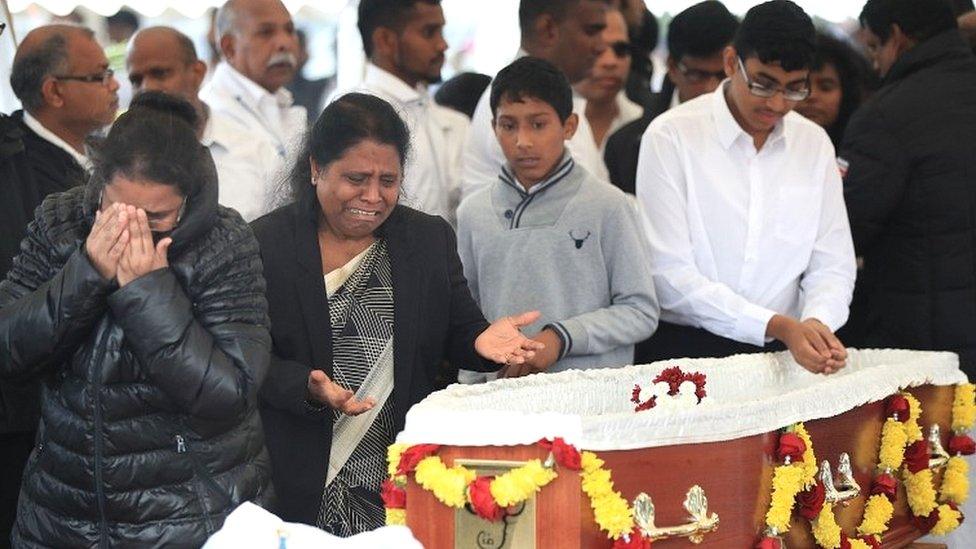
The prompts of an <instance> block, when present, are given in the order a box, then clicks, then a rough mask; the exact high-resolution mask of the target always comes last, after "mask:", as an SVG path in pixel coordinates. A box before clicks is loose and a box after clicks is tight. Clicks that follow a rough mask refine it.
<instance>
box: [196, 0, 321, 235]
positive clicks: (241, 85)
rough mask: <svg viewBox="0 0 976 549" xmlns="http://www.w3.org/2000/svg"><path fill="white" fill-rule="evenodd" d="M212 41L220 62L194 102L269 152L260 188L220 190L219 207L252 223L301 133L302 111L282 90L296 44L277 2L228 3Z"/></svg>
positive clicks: (268, 201) (264, 209) (294, 63)
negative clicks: (225, 119) (198, 100)
mask: <svg viewBox="0 0 976 549" xmlns="http://www.w3.org/2000/svg"><path fill="white" fill-rule="evenodd" d="M217 36H218V41H219V44H220V51H221V53H222V55H223V59H224V61H223V62H221V63H220V65H218V66H217V69H216V70H214V74H213V78H212V79H211V80H210V82H209V83H208V84H207V86H206V87H205V88H204V90H203V91H202V92H201V94H200V96H201V98H202V99H203V100H204V101H206V102H207V104H208V105H210V108H211V109H212V110H213V112H215V113H219V114H222V115H225V116H227V117H228V118H231V119H233V120H235V121H236V122H238V123H239V124H241V125H243V126H245V127H246V128H247V129H248V130H249V134H248V135H249V137H250V138H252V139H254V140H255V141H256V142H258V143H260V144H261V145H263V146H264V147H265V149H266V150H267V151H269V152H268V154H262V155H260V157H261V159H262V161H263V162H264V163H265V165H264V173H265V177H264V178H263V181H262V182H261V183H262V185H257V186H255V185H248V184H245V183H238V182H233V183H232V184H234V185H235V188H234V189H233V190H231V191H229V192H228V193H224V192H223V189H222V190H221V202H223V203H224V204H226V205H228V206H230V207H233V208H236V209H237V210H238V211H239V212H240V213H241V215H243V216H244V219H245V220H252V219H255V218H258V217H260V216H261V215H264V214H265V213H267V212H268V211H270V210H271V207H270V206H271V205H272V204H273V201H272V200H271V198H272V196H271V192H272V188H273V185H274V182H275V181H277V175H278V172H279V171H281V169H282V168H283V167H284V166H285V164H286V161H287V160H288V157H289V153H291V152H292V151H293V148H294V147H295V146H296V145H297V144H298V142H299V141H300V140H301V136H302V133H303V132H304V131H305V127H306V121H307V117H306V113H305V109H304V108H302V107H297V106H293V101H292V96H291V93H290V92H289V91H288V90H287V89H285V84H287V83H288V82H289V81H291V79H292V78H293V77H294V76H295V69H296V67H297V64H298V38H297V37H296V35H295V24H294V22H293V21H292V19H291V14H289V13H288V10H287V9H285V6H284V4H282V3H281V1H280V0H228V1H227V3H225V4H224V5H223V6H222V7H221V8H220V11H219V12H218V13H217ZM228 183H231V182H228Z"/></svg>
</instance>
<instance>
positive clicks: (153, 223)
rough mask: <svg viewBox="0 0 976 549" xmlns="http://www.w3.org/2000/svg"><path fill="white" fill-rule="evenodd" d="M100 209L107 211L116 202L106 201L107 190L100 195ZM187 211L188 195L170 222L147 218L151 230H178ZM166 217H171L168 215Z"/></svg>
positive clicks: (166, 233) (165, 233)
mask: <svg viewBox="0 0 976 549" xmlns="http://www.w3.org/2000/svg"><path fill="white" fill-rule="evenodd" d="M98 204H99V209H100V210H102V211H105V210H106V209H107V208H108V207H109V206H111V205H112V204H114V202H112V201H108V202H107V203H106V199H105V190H104V189H103V190H102V192H101V193H100V194H99V195H98ZM185 212H186V197H185V196H184V197H183V202H181V203H180V207H179V209H178V210H176V220H174V221H172V222H169V221H167V220H165V219H147V220H146V221H147V223H148V225H149V230H150V231H151V232H153V233H158V234H161V235H164V236H165V235H168V234H169V233H171V232H173V231H175V230H176V227H178V226H179V225H180V221H181V220H182V219H183V214H184V213H185ZM166 217H169V215H167V216H166Z"/></svg>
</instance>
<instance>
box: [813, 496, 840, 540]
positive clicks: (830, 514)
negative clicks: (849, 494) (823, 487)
mask: <svg viewBox="0 0 976 549" xmlns="http://www.w3.org/2000/svg"><path fill="white" fill-rule="evenodd" d="M810 530H811V531H812V532H813V538H814V539H815V540H817V545H819V546H820V547H823V548H824V549H837V548H838V547H840V538H841V530H840V526H839V525H838V524H837V520H836V519H835V518H834V509H833V507H831V506H830V505H827V504H826V503H825V504H824V506H823V509H821V510H820V515H819V516H817V518H816V519H815V520H814V521H813V522H812V523H811V524H810Z"/></svg>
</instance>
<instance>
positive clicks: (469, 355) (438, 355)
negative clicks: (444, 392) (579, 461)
mask: <svg viewBox="0 0 976 549" xmlns="http://www.w3.org/2000/svg"><path fill="white" fill-rule="evenodd" d="M315 207H316V208H317V207H318V205H317V204H316V205H315ZM252 226H253V228H254V232H255V234H256V236H257V238H258V242H259V243H260V245H261V257H262V260H263V261H264V276H265V279H266V280H267V284H268V292H267V295H268V310H269V314H270V316H271V337H272V340H273V347H272V360H271V369H270V371H269V372H268V376H267V378H266V380H265V383H264V386H263V388H262V389H261V415H262V419H263V420H264V427H265V433H266V440H267V445H268V450H269V451H270V453H271V460H272V469H273V471H272V473H273V479H274V484H275V490H276V493H277V496H278V499H279V502H278V507H277V509H276V512H277V513H278V514H279V515H280V516H281V518H283V519H285V520H287V521H297V522H304V523H308V524H314V523H315V519H316V517H317V514H318V510H319V504H320V502H321V499H322V491H323V488H324V486H325V476H326V470H327V466H328V461H329V448H330V445H331V442H332V421H333V419H332V418H333V412H332V410H324V411H314V410H313V409H311V408H310V407H309V406H307V405H306V403H305V396H306V385H307V380H308V375H309V373H310V372H311V371H312V369H313V368H314V369H319V370H323V371H325V372H326V373H327V374H329V375H330V376H331V375H332V331H331V326H330V323H329V302H328V299H327V297H326V293H325V282H324V276H323V273H322V261H321V256H320V254H319V245H318V239H317V236H316V222H315V219H314V214H313V213H312V212H311V208H306V207H302V206H300V205H298V204H292V205H289V206H285V207H283V208H280V209H278V210H275V211H274V212H272V213H270V214H268V215H266V216H264V217H262V218H260V219H258V220H257V221H255V222H254V223H253V224H252ZM380 233H381V235H382V236H383V237H384V238H386V242H387V250H388V253H389V255H390V269H391V272H392V275H393V299H394V309H393V317H394V329H393V332H394V335H393V356H394V363H395V366H394V389H393V395H392V396H391V397H390V398H392V399H393V402H394V418H395V421H396V429H397V430H398V431H399V430H402V429H403V424H404V419H405V417H406V414H407V410H408V409H409V408H410V407H411V406H412V405H413V404H415V403H417V402H419V401H420V400H422V399H423V398H424V397H426V396H427V395H428V394H430V393H431V392H433V391H435V390H437V389H439V388H442V387H443V386H444V385H446V382H447V381H450V380H451V378H452V373H453V378H455V379H456V369H455V370H454V372H448V374H447V376H446V377H442V376H443V374H444V372H443V370H444V368H443V366H442V365H443V363H444V361H445V360H449V361H451V362H453V363H454V364H482V365H483V366H484V367H485V368H486V369H491V368H493V366H491V365H490V364H489V363H486V362H483V361H482V360H481V359H479V358H478V357H477V355H476V354H475V351H474V340H475V338H476V337H477V336H478V335H479V334H480V333H481V332H482V331H484V330H485V328H487V327H488V323H487V322H486V321H485V318H484V316H483V315H482V313H481V310H480V309H479V308H478V306H477V304H475V301H474V299H472V297H471V293H470V291H469V290H468V285H467V281H466V280H465V279H464V275H463V273H462V267H461V260H460V259H459V258H458V255H457V243H456V239H455V236H454V231H453V230H452V229H451V227H450V225H448V224H447V222H445V221H444V220H443V219H441V218H439V217H433V216H429V215H426V214H423V213H420V212H417V211H415V210H411V209H409V208H406V207H404V206H397V208H396V209H395V210H394V211H393V213H392V214H391V215H390V217H389V218H388V219H387V220H386V222H385V223H384V224H383V226H382V227H381V228H380ZM353 389H355V388H353Z"/></svg>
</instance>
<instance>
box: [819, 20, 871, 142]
mask: <svg viewBox="0 0 976 549" xmlns="http://www.w3.org/2000/svg"><path fill="white" fill-rule="evenodd" d="M826 65H833V67H834V69H836V70H837V76H838V77H839V78H840V91H841V100H840V109H839V111H838V113H837V120H836V121H835V122H834V124H833V125H832V126H831V127H829V128H825V129H826V130H827V134H828V135H829V136H830V140H831V141H833V143H834V146H835V147H836V146H839V145H840V142H841V139H843V137H844V130H845V129H846V128H847V122H848V121H849V120H850V118H851V115H852V114H854V111H855V110H857V108H858V107H859V106H860V105H861V101H862V98H863V96H864V83H865V78H866V76H867V74H868V72H869V70H870V68H869V66H868V63H867V60H866V59H864V57H862V56H861V54H860V53H858V52H857V51H855V50H854V48H852V47H851V46H849V45H848V44H846V43H845V42H843V41H841V40H838V39H837V38H834V37H833V36H829V35H827V34H823V33H819V32H818V33H817V49H816V50H815V51H814V54H813V64H812V65H811V66H810V70H812V71H819V70H822V69H823V68H824V67H825V66H826Z"/></svg>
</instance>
